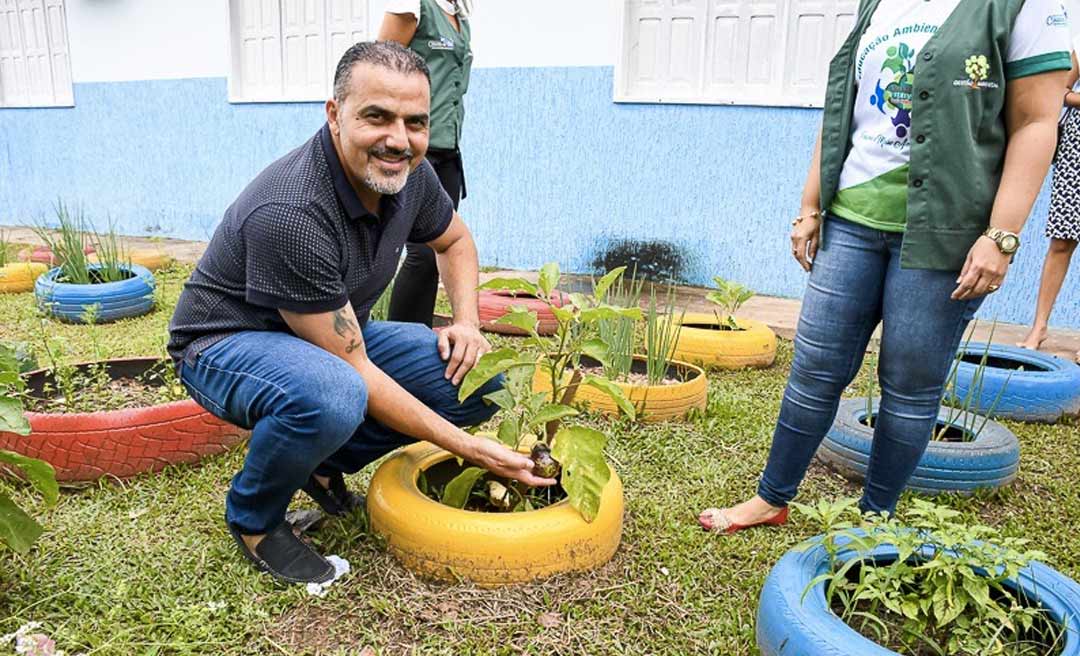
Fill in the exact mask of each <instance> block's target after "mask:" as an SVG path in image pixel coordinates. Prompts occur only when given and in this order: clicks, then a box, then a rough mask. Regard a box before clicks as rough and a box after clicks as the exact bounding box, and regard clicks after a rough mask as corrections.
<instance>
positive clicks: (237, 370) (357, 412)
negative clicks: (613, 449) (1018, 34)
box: [180, 321, 502, 535]
mask: <svg viewBox="0 0 1080 656" xmlns="http://www.w3.org/2000/svg"><path fill="white" fill-rule="evenodd" d="M363 333H364V341H365V342H366V346H367V354H368V357H369V358H371V361H372V362H373V363H374V364H375V365H376V366H378V367H379V368H380V369H382V370H383V371H384V372H386V374H387V375H389V376H390V377H391V378H393V379H394V380H395V381H397V382H398V384H399V385H401V386H402V387H403V388H405V390H406V391H408V392H409V393H410V394H412V395H413V396H415V397H416V398H417V399H419V400H420V401H421V402H422V403H424V404H425V405H427V406H428V407H429V408H431V409H432V410H434V411H435V412H437V413H438V414H440V415H441V416H443V417H444V418H446V419H447V420H449V421H450V422H452V423H454V424H456V425H458V426H470V425H473V424H478V423H481V422H484V421H486V420H487V419H489V418H490V417H491V416H492V415H493V414H494V413H495V411H496V410H497V407H496V406H494V405H489V404H487V403H486V402H485V401H484V400H483V399H482V398H481V397H483V395H485V394H488V393H490V392H493V391H495V390H496V389H498V388H499V387H500V386H501V385H502V382H501V379H494V380H492V381H491V382H489V383H488V384H487V385H485V386H484V387H482V388H481V389H480V390H478V391H477V392H476V393H475V394H473V395H472V396H470V397H469V398H468V399H466V400H465V402H464V403H459V402H458V398H457V396H458V390H457V387H455V386H454V385H453V384H452V383H451V382H450V381H449V380H446V379H445V378H444V376H443V374H444V372H445V371H446V363H445V362H444V361H443V360H442V359H441V358H440V357H439V353H438V349H437V342H436V335H435V333H434V332H432V330H431V329H430V328H428V327H427V326H423V325H420V324H413V323H395V322H389V321H386V322H384V321H373V322H369V323H368V324H367V325H366V326H365V327H364V329H363ZM180 379H181V381H182V382H183V384H184V386H185V387H186V388H187V390H188V393H189V394H191V396H192V398H194V399H195V401H196V402H197V403H199V405H201V406H202V407H204V408H206V409H207V410H208V411H209V412H210V413H212V414H214V415H215V416H217V417H220V418H222V419H224V420H226V421H229V422H232V423H234V424H236V425H238V426H242V427H244V428H249V429H251V440H250V442H249V444H248V453H247V458H246V459H245V460H244V468H243V469H241V470H240V473H238V474H237V475H236V477H235V478H233V481H232V488H231V489H230V490H229V494H228V497H227V499H226V503H225V505H226V513H225V515H226V520H227V521H228V522H229V523H230V524H232V525H234V526H236V527H237V528H238V529H239V530H240V531H241V532H242V533H245V534H249V535H250V534H259V533H266V532H267V531H270V530H272V529H273V528H275V527H276V526H277V525H278V524H280V523H281V522H282V521H284V519H285V511H286V509H287V508H288V505H289V501H290V500H291V499H292V497H293V495H294V494H295V493H296V491H297V490H299V489H300V488H301V487H302V486H303V485H304V483H306V482H307V480H308V477H309V476H311V474H312V473H313V472H314V473H318V474H320V475H328V474H331V473H334V472H340V473H343V474H352V473H355V472H357V471H359V470H360V469H361V468H362V467H363V466H364V465H367V464H368V463H370V462H372V461H374V460H376V459H377V458H379V457H380V456H382V455H384V454H386V453H388V452H390V451H392V450H394V449H396V448H398V447H400V446H402V445H405V444H408V443H409V442H412V441H413V439H412V438H409V437H407V436H405V435H402V434H401V433H398V432H395V431H392V430H390V429H388V428H387V427H386V426H384V425H382V424H381V423H379V422H378V421H376V420H375V419H372V418H370V417H366V410H367V387H366V386H365V384H364V380H363V378H361V376H360V374H358V373H357V372H356V370H355V369H353V368H352V366H350V365H349V364H348V363H346V362H345V361H344V360H342V359H341V358H339V357H337V356H335V355H332V354H331V353H329V352H327V351H325V350H323V349H321V348H319V347H318V346H315V345H314V344H311V343H309V342H306V341H304V340H302V339H300V338H298V337H294V336H292V335H288V334H286V333H283V332H273V331H246V332H240V333H236V334H234V335H230V336H229V337H227V338H225V339H224V340H222V341H220V342H218V343H216V344H214V345H213V346H211V347H210V348H208V349H206V350H205V351H203V352H202V353H200V354H199V356H198V357H197V359H195V361H194V364H193V365H189V364H187V363H185V364H183V365H182V366H181V368H180Z"/></svg>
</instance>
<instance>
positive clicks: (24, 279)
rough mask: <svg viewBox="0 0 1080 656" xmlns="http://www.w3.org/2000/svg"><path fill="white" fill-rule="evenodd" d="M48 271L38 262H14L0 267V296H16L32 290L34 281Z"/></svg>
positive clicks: (46, 267) (47, 267) (47, 268)
mask: <svg viewBox="0 0 1080 656" xmlns="http://www.w3.org/2000/svg"><path fill="white" fill-rule="evenodd" d="M48 270H49V266H48V265H46V264H41V263H40V262H14V263H12V264H7V265H5V266H2V267H0V294H18V293H21V292H29V291H33V289H34V281H35V280H37V278H38V276H40V275H41V274H43V273H45V272H46V271H48Z"/></svg>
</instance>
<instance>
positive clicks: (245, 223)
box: [169, 42, 554, 582]
mask: <svg viewBox="0 0 1080 656" xmlns="http://www.w3.org/2000/svg"><path fill="white" fill-rule="evenodd" d="M429 106H430V74H429V72H428V69H427V66H426V65H425V64H424V61H423V60H422V59H420V58H419V57H418V56H417V55H416V54H415V53H413V52H412V51H410V50H407V49H406V48H403V47H401V46H399V45H397V44H394V43H389V42H380V43H358V44H356V45H355V46H353V47H352V48H350V49H349V50H348V51H347V52H346V53H345V55H344V56H343V57H342V59H341V62H340V63H339V64H338V67H337V70H336V73H335V76H334V97H333V98H332V99H330V100H328V101H326V124H325V125H323V127H322V129H320V130H319V131H318V133H316V134H315V135H314V136H313V137H312V138H311V139H309V140H308V141H307V142H306V143H304V144H303V145H301V146H300V147H299V148H297V149H296V150H294V151H292V152H291V153H289V154H287V155H285V156H284V157H282V158H281V159H279V160H278V161H276V162H274V163H273V164H271V165H270V166H269V167H267V168H266V170H264V171H263V172H262V173H260V174H259V175H258V177H256V178H255V180H254V181H252V182H251V183H250V184H249V185H248V186H247V188H246V189H244V191H243V192H242V193H241V194H240V196H239V197H238V198H237V199H236V201H235V202H234V203H233V204H232V205H231V206H230V207H229V209H228V210H227V211H226V212H225V216H224V218H223V220H222V222H221V224H220V225H219V226H218V228H217V231H216V232H215V233H214V237H213V239H212V240H211V242H210V245H209V247H208V248H207V250H206V253H205V254H204V255H203V257H202V259H201V260H200V261H199V263H198V265H197V267H196V269H195V272H194V273H193V274H192V276H191V278H190V280H188V281H187V283H186V284H185V286H184V290H183V293H182V294H181V296H180V300H179V303H178V305H177V307H176V312H175V314H174V315H173V317H172V321H171V323H170V326H169V332H170V340H169V352H170V354H171V355H172V357H173V358H174V359H175V360H176V362H177V363H178V366H179V370H180V379H181V381H182V382H183V384H184V386H185V388H186V389H187V391H188V393H189V394H191V396H192V398H194V399H195V401H197V402H198V403H199V404H200V405H202V406H203V407H204V408H206V409H207V410H208V411H209V412H211V413H213V414H214V415H216V416H218V417H220V418H222V419H225V420H227V421H230V422H232V423H234V424H237V425H240V426H243V427H245V428H250V429H251V441H250V444H249V445H248V453H247V457H246V459H245V460H244V466H243V469H241V471H240V473H238V474H237V475H236V477H235V478H234V479H233V481H232V487H231V489H230V490H229V493H228V496H227V498H226V503H225V505H226V514H225V519H226V522H227V524H228V526H229V530H230V532H231V533H232V535H233V537H234V538H235V540H236V543H237V545H238V547H239V548H240V550H241V552H242V553H243V554H244V555H245V556H246V557H247V558H248V559H250V560H251V561H252V562H253V563H255V565H256V566H257V567H258V568H259V569H261V570H263V571H266V572H268V573H270V574H271V575H273V576H275V577H276V578H278V579H280V580H283V581H287V582H324V581H327V580H329V579H330V578H332V576H333V572H334V570H333V566H332V565H331V564H330V563H329V562H328V561H327V560H326V559H325V558H323V557H322V556H321V555H320V554H318V553H317V552H316V551H315V550H314V549H313V548H311V546H309V545H308V544H307V543H306V542H304V541H302V540H300V539H299V538H298V537H297V535H296V533H295V532H294V530H293V528H292V527H291V525H290V524H289V523H288V522H286V521H285V512H286V510H287V508H288V505H289V502H290V500H291V499H292V497H293V495H294V494H295V493H296V492H297V490H303V491H304V492H306V493H307V494H308V495H310V496H311V497H312V498H313V499H314V500H315V501H316V502H317V503H318V504H319V505H320V506H321V507H322V508H323V510H324V511H326V512H327V513H330V514H335V515H342V514H345V513H347V512H349V511H350V510H351V509H352V508H354V507H356V506H357V505H358V504H359V503H360V502H361V497H360V496H359V495H356V494H354V493H352V492H350V491H349V490H348V489H347V488H346V486H345V482H344V478H343V474H351V473H354V472H356V471H358V470H359V469H360V468H361V467H363V466H364V465H367V464H368V463H370V462H372V461H373V460H375V459H376V458H379V457H380V456H382V455H384V454H385V453H387V452H389V451H391V450H393V449H395V448H397V447H399V446H402V445H404V444H407V443H409V442H411V441H414V440H427V441H429V442H432V443H434V444H437V445H439V446H441V447H443V448H445V449H447V450H449V451H451V452H453V453H455V454H457V455H459V456H461V457H463V458H465V459H466V460H469V461H471V462H473V463H475V464H477V465H479V466H482V467H484V468H486V469H488V470H490V471H492V472H494V473H496V474H499V475H500V476H506V477H509V478H512V479H517V480H519V481H522V482H524V483H526V484H528V485H550V484H552V483H554V481H552V480H550V479H541V478H538V477H537V476H535V475H533V474H532V461H531V460H530V459H529V458H527V457H526V456H523V455H521V454H518V453H516V452H514V451H512V450H510V449H507V448H506V447H504V446H502V445H501V444H499V443H497V442H494V441H492V440H487V439H483V438H478V437H473V436H472V435H469V434H468V433H467V432H465V431H464V430H462V429H461V428H460V427H462V426H468V425H472V424H477V423H480V422H482V421H484V420H486V419H488V418H489V417H490V416H491V415H492V413H493V412H494V407H493V406H488V405H487V404H486V403H485V402H484V401H483V400H482V399H481V397H482V396H483V395H484V394H487V393H490V392H492V391H494V389H496V388H497V386H498V385H499V384H501V383H500V382H499V381H494V382H493V383H492V384H489V385H487V386H486V387H484V388H482V389H481V390H479V391H478V392H477V393H476V394H474V395H473V396H472V397H470V398H468V399H467V400H466V401H465V402H464V403H459V402H458V399H457V396H458V395H457V387H458V384H459V383H460V382H461V379H462V378H463V377H464V376H465V374H466V373H467V372H468V371H469V369H471V368H472V366H473V365H474V364H475V363H476V360H477V359H478V358H479V357H480V355H482V354H483V353H485V352H486V351H487V350H488V349H489V345H488V343H487V340H486V339H485V338H484V337H483V335H481V333H480V332H479V330H478V325H479V322H478V317H477V297H476V286H477V277H478V264H477V256H476V246H475V244H474V243H473V240H472V236H471V235H470V234H469V231H468V229H467V228H466V227H465V224H464V223H463V222H462V220H461V217H459V216H458V215H457V214H456V213H455V212H454V210H453V207H452V204H451V202H450V199H449V197H448V196H447V195H446V193H445V192H444V191H443V190H442V187H441V186H440V185H439V180H438V178H437V177H436V176H435V173H434V171H433V170H432V168H431V166H430V165H429V164H428V163H427V162H425V161H424V154H425V152H426V150H427V144H428V113H429ZM406 241H412V242H421V243H427V244H428V245H429V246H431V247H432V249H434V250H435V252H436V253H437V254H438V264H439V270H440V272H441V274H442V278H443V281H444V283H445V286H446V290H447V293H448V295H449V297H450V302H451V305H452V306H453V311H454V322H453V325H452V326H450V327H449V328H447V329H445V330H444V331H443V332H442V333H441V334H440V335H439V336H438V337H436V334H435V333H433V332H432V331H431V330H430V329H429V328H427V327H426V326H423V325H420V324H405V323H392V322H370V323H369V322H368V320H367V319H368V313H369V311H370V309H371V306H372V305H373V304H374V303H375V301H376V300H377V299H378V298H379V296H380V294H381V293H382V291H383V289H385V288H386V286H387V284H388V283H389V282H390V280H391V278H392V277H393V275H394V271H395V268H396V266H397V263H398V259H399V257H400V255H401V249H402V247H403V246H404V244H405V242H406Z"/></svg>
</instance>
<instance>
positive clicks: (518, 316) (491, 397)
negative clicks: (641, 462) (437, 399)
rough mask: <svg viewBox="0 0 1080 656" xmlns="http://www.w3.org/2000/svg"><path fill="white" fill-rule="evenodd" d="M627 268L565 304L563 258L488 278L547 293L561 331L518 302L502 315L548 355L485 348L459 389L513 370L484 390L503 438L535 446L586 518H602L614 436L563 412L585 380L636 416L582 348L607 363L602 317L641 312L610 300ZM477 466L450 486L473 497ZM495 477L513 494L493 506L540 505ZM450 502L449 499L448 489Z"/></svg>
mask: <svg viewBox="0 0 1080 656" xmlns="http://www.w3.org/2000/svg"><path fill="white" fill-rule="evenodd" d="M625 269H626V267H620V268H618V269H614V270H613V271H610V272H609V273H607V274H606V275H604V276H603V277H602V278H601V279H600V280H599V281H597V283H596V285H595V286H594V287H593V291H592V293H591V294H589V295H586V294H582V293H574V294H569V295H568V299H569V303H566V304H565V305H562V306H557V305H555V304H554V303H553V302H552V294H553V292H554V291H555V289H556V287H557V286H558V284H559V279H560V273H559V266H558V265H557V264H555V263H549V264H546V265H544V267H543V268H542V269H541V270H540V278H539V281H538V282H537V283H536V284H533V283H531V282H529V281H528V280H524V279H521V278H497V279H495V280H491V281H490V282H488V283H486V284H484V285H481V289H501V290H510V291H514V292H523V293H526V294H528V295H530V296H534V297H536V298H538V299H540V300H542V301H544V302H545V303H546V304H547V305H548V307H549V309H550V310H551V313H552V315H553V316H554V317H555V320H556V321H557V323H558V328H557V329H556V331H555V335H554V337H552V338H551V339H543V338H541V337H540V335H539V334H538V333H537V324H538V319H537V316H536V313H535V312H530V311H528V310H526V309H525V308H524V307H522V306H514V305H512V306H511V308H510V312H508V313H507V314H506V315H504V316H503V317H502V318H500V319H499V323H504V324H507V325H511V326H515V327H517V328H520V329H522V330H524V331H525V332H527V333H528V337H526V338H525V344H526V345H528V346H532V347H535V348H537V349H539V350H540V353H541V355H540V356H539V357H538V356H537V355H536V354H534V353H521V352H519V351H517V350H516V349H513V348H503V349H499V350H496V351H492V352H490V353H486V354H485V355H484V356H483V357H482V358H480V361H479V362H477V364H476V366H475V367H473V369H472V370H471V371H470V372H469V373H468V375H466V376H465V379H464V380H463V381H462V383H461V388H460V390H459V397H460V398H461V399H463V400H464V399H465V398H467V397H468V396H469V395H471V394H472V393H473V392H475V391H476V390H478V389H479V388H480V387H481V386H483V385H484V383H486V382H488V381H489V380H491V379H492V378H494V377H495V376H497V375H499V374H505V375H506V385H505V386H504V387H503V389H500V390H498V391H496V392H493V393H491V394H488V395H487V396H486V397H484V398H485V399H486V400H488V401H490V402H492V403H495V404H496V405H498V406H499V408H500V409H501V410H502V411H503V414H502V417H501V420H500V422H499V428H498V432H497V439H498V440H499V441H501V442H502V443H504V444H506V445H507V446H509V447H511V448H514V449H524V448H529V449H530V453H531V456H532V458H533V462H534V463H536V471H540V472H549V473H553V474H558V475H559V480H560V483H561V484H562V488H563V489H564V490H565V491H566V494H567V497H568V499H569V502H570V505H571V506H572V507H573V508H575V509H576V510H577V511H578V512H579V513H581V516H582V517H583V518H584V519H585V520H586V521H592V520H593V519H595V518H596V513H597V511H598V509H599V507H600V495H601V492H602V491H603V489H604V486H605V485H606V484H607V482H608V479H609V478H610V477H611V470H610V469H609V468H608V464H607V461H605V460H604V447H605V446H606V444H607V436H606V435H604V434H603V433H601V432H600V431H597V430H594V429H592V428H588V427H586V426H580V425H570V426H564V425H562V420H563V419H565V418H567V417H572V416H574V415H576V414H578V413H577V411H576V410H574V409H573V408H572V407H570V404H571V403H572V402H573V398H574V395H575V393H576V391H577V389H578V387H579V386H580V385H588V386H590V387H594V388H596V389H598V390H600V391H601V392H603V393H605V394H607V395H608V396H610V397H611V399H612V400H613V401H614V402H615V403H616V405H618V407H619V408H620V409H621V410H622V411H623V412H624V413H626V414H627V415H628V416H630V417H633V416H634V407H633V405H632V404H631V403H630V402H629V401H628V400H627V399H626V397H625V396H624V395H623V393H622V391H621V390H620V389H619V388H618V387H617V386H616V385H615V384H614V383H612V382H611V381H609V380H607V379H606V378H603V377H600V376H596V375H593V374H590V373H585V372H584V368H583V366H582V362H581V360H582V357H583V356H588V357H589V358H592V359H593V360H596V361H598V362H600V363H601V364H604V363H606V362H607V360H608V353H609V346H608V344H606V343H605V342H604V340H603V339H602V338H601V337H600V330H599V324H600V322H601V321H604V320H610V319H615V318H619V317H625V318H629V319H634V320H637V319H640V318H641V309H640V308H636V307H635V308H623V307H616V306H614V305H610V304H608V303H605V302H604V299H605V296H606V294H607V292H608V290H609V289H610V288H611V286H612V285H613V284H614V283H615V282H616V281H617V280H618V279H619V278H620V276H622V274H623V272H624V271H625ZM536 375H540V376H543V377H544V379H545V380H546V381H547V383H548V387H549V389H548V390H547V391H543V392H536V391H533V387H532V381H533V379H534V376H536ZM475 469H477V468H469V469H466V470H465V471H464V472H462V474H461V475H459V476H458V478H457V479H455V480H454V481H451V482H450V484H449V485H447V490H448V491H451V490H453V491H459V490H460V489H461V488H464V489H465V491H466V494H465V495H464V497H465V498H467V496H468V494H467V493H468V490H471V489H472V488H473V486H474V485H475V484H476V483H477V481H479V480H480V479H481V477H482V475H483V471H480V472H476V471H472V470H475ZM470 477H471V480H469V478H470ZM495 482H497V483H499V485H501V486H502V487H504V488H505V489H506V490H507V491H508V492H509V494H510V495H511V496H513V497H514V498H512V499H510V503H506V502H505V499H506V496H505V495H503V496H501V497H500V496H498V495H491V494H489V500H490V501H491V502H492V505H493V506H496V507H498V506H503V505H505V506H507V507H508V509H512V510H527V509H529V507H530V506H531V505H533V504H532V502H530V501H529V496H528V492H529V491H528V490H521V489H518V488H517V487H516V485H517V484H516V483H511V482H507V481H495ZM496 492H498V490H496ZM451 501H454V502H455V503H452V504H450V505H457V501H461V504H462V505H464V499H463V498H462V496H461V495H460V494H457V495H456V496H455V497H454V498H453V499H451ZM443 502H444V503H446V502H447V499H446V496H445V494H444V497H443ZM499 502H502V503H499ZM459 507H460V506H459Z"/></svg>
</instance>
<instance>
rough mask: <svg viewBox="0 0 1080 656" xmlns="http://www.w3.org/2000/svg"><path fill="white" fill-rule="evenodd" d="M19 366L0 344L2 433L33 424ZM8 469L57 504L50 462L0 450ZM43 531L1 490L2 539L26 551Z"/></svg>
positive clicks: (20, 431) (0, 465)
mask: <svg viewBox="0 0 1080 656" xmlns="http://www.w3.org/2000/svg"><path fill="white" fill-rule="evenodd" d="M19 369H20V361H19V357H18V355H17V353H16V350H15V349H14V348H11V347H9V346H8V345H6V344H0V432H4V433H15V434H16V435H29V434H30V424H29V422H27V421H26V416H25V415H24V414H23V406H22V401H21V400H20V398H19V393H20V392H22V389H23V381H22V378H20V376H19ZM5 469H8V470H15V471H18V472H21V473H22V475H23V476H24V477H25V478H26V479H27V480H28V481H29V482H30V484H31V485H32V486H33V487H34V488H35V489H37V491H38V492H39V493H40V494H41V495H42V497H44V499H45V502H46V503H47V504H49V505H53V504H55V503H56V500H57V498H58V496H59V488H58V487H57V485H56V474H55V472H54V471H53V468H52V466H51V465H49V464H48V463H45V462H42V461H40V460H35V459H34V458H27V457H26V456H23V455H20V454H18V453H13V452H11V451H5V450H2V449H0V472H2V471H3V470H5ZM41 532H42V528H41V525H40V524H38V523H37V522H36V521H34V519H33V518H32V517H30V515H28V514H26V511H24V510H23V509H22V508H20V507H19V506H18V504H16V503H15V501H14V500H13V499H12V498H11V497H10V496H8V495H7V494H6V493H4V492H2V491H0V542H2V543H3V544H5V545H7V546H8V547H9V548H10V549H13V550H15V551H17V552H19V553H25V552H26V551H27V550H29V549H30V545H31V544H33V542H34V540H36V539H37V538H38V537H39V536H40V535H41Z"/></svg>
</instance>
